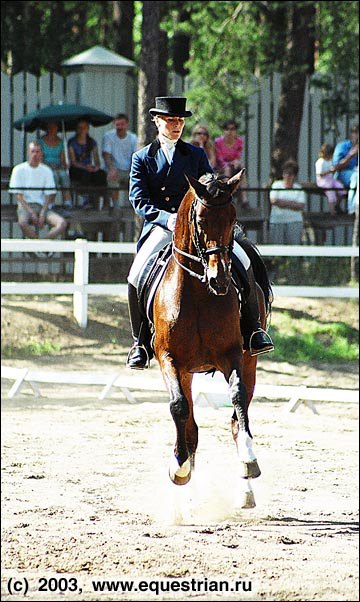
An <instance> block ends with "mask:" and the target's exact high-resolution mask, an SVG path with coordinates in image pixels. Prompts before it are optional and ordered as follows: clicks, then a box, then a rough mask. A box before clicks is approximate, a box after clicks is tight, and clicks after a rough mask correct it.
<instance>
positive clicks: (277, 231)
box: [269, 160, 305, 245]
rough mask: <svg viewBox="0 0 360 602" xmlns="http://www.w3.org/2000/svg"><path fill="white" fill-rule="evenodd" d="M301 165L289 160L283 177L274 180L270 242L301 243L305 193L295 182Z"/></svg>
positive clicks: (271, 199)
mask: <svg viewBox="0 0 360 602" xmlns="http://www.w3.org/2000/svg"><path fill="white" fill-rule="evenodd" d="M298 171H299V166H298V164H297V163H296V161H293V160H289V161H286V163H284V165H283V174H282V175H283V179H282V180H275V182H273V184H272V187H271V192H270V203H271V211H270V219H269V238H270V243H272V244H280V245H300V244H301V238H302V231H303V214H302V212H303V210H304V208H305V193H304V191H303V190H301V186H300V185H299V184H297V183H296V182H295V178H296V176H297V174H298Z"/></svg>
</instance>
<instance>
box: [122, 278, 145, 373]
mask: <svg viewBox="0 0 360 602" xmlns="http://www.w3.org/2000/svg"><path fill="white" fill-rule="evenodd" d="M128 304H129V317H130V323H131V334H132V336H133V339H134V344H133V346H132V347H131V349H130V351H129V355H128V358H127V362H126V365H127V366H128V367H129V368H132V369H133V370H144V368H148V367H149V354H148V352H147V350H146V347H145V346H144V344H143V343H144V336H143V334H144V330H145V329H146V327H147V325H146V323H145V320H144V318H143V316H142V315H141V313H140V309H139V303H138V297H137V291H136V288H135V286H133V285H132V284H130V283H129V284H128Z"/></svg>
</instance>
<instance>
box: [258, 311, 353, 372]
mask: <svg viewBox="0 0 360 602" xmlns="http://www.w3.org/2000/svg"><path fill="white" fill-rule="evenodd" d="M325 319H326V315H325ZM269 332H270V334H271V336H272V338H273V340H274V343H275V351H274V352H273V353H272V354H271V359H272V360H274V361H277V360H278V361H287V362H308V361H317V362H332V363H335V362H348V361H357V360H358V358H359V346H358V336H359V333H358V331H357V330H356V329H355V328H352V327H351V326H349V325H347V324H345V323H344V322H318V321H316V320H314V319H312V318H311V317H310V316H307V317H303V318H299V317H298V316H295V315H294V316H292V314H291V312H289V311H281V312H280V311H278V312H276V313H274V314H273V316H272V325H271V327H270V329H269Z"/></svg>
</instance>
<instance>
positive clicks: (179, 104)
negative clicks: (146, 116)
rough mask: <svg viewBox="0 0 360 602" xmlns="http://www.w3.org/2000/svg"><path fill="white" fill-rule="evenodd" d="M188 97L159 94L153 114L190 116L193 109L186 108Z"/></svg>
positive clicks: (151, 111) (150, 111) (151, 110)
mask: <svg viewBox="0 0 360 602" xmlns="http://www.w3.org/2000/svg"><path fill="white" fill-rule="evenodd" d="M185 104H186V98H183V97H181V96H157V97H156V98H155V105H156V106H155V108H153V109H150V110H149V113H151V115H170V116H171V117H190V116H191V115H192V112H191V111H186V109H185Z"/></svg>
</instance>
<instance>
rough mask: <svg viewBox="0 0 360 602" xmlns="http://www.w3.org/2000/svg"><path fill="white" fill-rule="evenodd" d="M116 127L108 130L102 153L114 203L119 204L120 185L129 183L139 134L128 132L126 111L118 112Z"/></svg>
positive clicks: (115, 121) (115, 120) (104, 138)
mask: <svg viewBox="0 0 360 602" xmlns="http://www.w3.org/2000/svg"><path fill="white" fill-rule="evenodd" d="M114 126H115V129H113V130H110V132H106V134H105V135H104V137H103V141H102V154H103V158H104V162H105V167H106V171H107V181H108V186H109V187H110V188H114V190H113V191H112V193H111V199H112V201H113V205H114V206H115V207H116V206H118V205H119V200H118V199H119V186H120V185H124V186H127V185H128V184H129V173H130V166H131V157H132V155H133V153H134V152H135V151H136V148H137V136H136V134H134V133H133V132H128V127H129V119H128V116H127V115H125V113H118V114H117V115H116V116H115V118H114Z"/></svg>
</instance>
